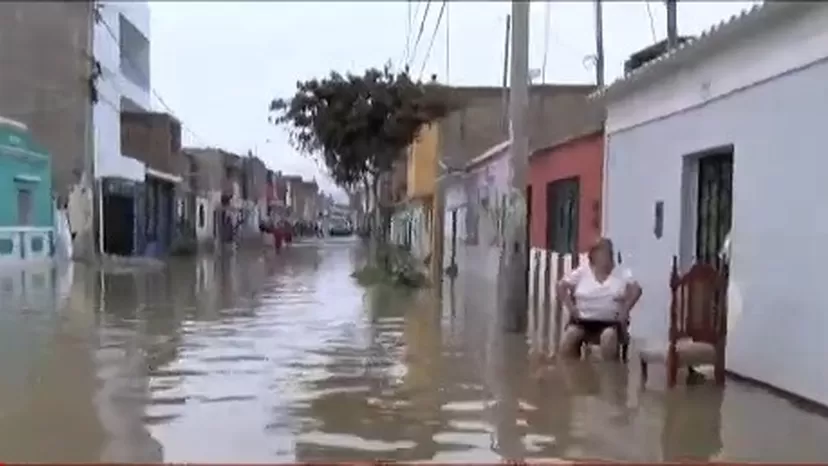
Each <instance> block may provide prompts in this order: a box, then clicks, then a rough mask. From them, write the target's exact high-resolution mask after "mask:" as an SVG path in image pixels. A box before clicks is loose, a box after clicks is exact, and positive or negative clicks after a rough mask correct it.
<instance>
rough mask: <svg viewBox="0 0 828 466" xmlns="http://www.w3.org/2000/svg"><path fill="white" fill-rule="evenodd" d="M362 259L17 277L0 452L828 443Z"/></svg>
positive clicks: (1, 336)
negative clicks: (355, 272) (359, 270)
mask: <svg viewBox="0 0 828 466" xmlns="http://www.w3.org/2000/svg"><path fill="white" fill-rule="evenodd" d="M362 259H363V256H362V251H361V250H360V248H358V247H356V246H355V245H354V244H353V243H351V242H348V241H343V240H338V241H337V240H333V241H327V242H315V243H311V244H304V245H303V244H297V245H294V247H292V248H289V249H287V250H284V251H283V252H282V254H281V255H280V256H278V257H276V256H275V255H273V254H272V251H268V252H267V253H266V254H264V255H262V254H255V253H250V252H244V251H241V252H237V253H235V254H228V255H225V256H222V257H219V258H210V257H200V258H196V259H192V260H175V261H171V262H170V263H169V264H168V267H167V268H166V269H165V270H164V271H160V272H153V273H122V274H101V273H99V272H97V271H93V270H88V269H85V268H83V267H81V266H78V265H76V266H74V267H73V268H69V269H68V270H62V271H52V270H51V269H48V270H39V271H37V270H33V271H29V272H26V273H27V274H28V275H25V274H24V275H23V276H20V275H19V274H18V273H17V272H15V273H14V274H12V276H11V277H8V280H7V279H6V278H4V277H2V276H0V285H2V286H0V290H2V292H3V293H4V294H3V302H4V304H7V305H6V306H3V310H2V313H0V319H2V324H3V325H2V326H0V349H2V353H0V361H2V363H3V368H4V377H3V379H2V380H0V452H2V453H3V456H4V459H7V460H9V461H60V462H65V461H101V460H103V461H139V462H160V461H210V462H223V461H224V462H245V461H271V462H272V461H297V460H298V461H331V460H339V461H347V460H369V459H388V460H418V461H466V462H480V461H497V460H500V459H502V458H504V457H505V458H512V459H521V458H525V459H547V460H555V459H602V460H627V461H639V462H640V461H673V460H688V459H689V460H717V461H722V460H740V461H750V460H774V461H780V460H782V461H794V460H797V461H824V460H826V459H828V446H826V445H825V442H824V438H825V436H826V435H828V422H826V420H825V419H824V418H821V417H818V416H816V415H812V414H809V413H807V412H806V411H803V410H801V409H798V408H796V407H794V406H792V405H790V404H788V403H786V402H784V401H782V400H779V399H777V398H774V397H772V396H770V395H769V394H767V393H765V392H762V391H760V390H756V389H752V388H747V387H745V386H743V385H740V384H737V383H733V382H731V383H729V384H728V387H727V389H726V390H725V391H724V392H722V391H721V390H718V389H717V388H716V387H711V386H698V387H682V388H680V389H677V390H675V391H673V392H670V393H665V392H664V391H661V390H658V389H657V388H648V389H647V390H645V391H643V392H642V391H639V390H638V380H637V373H635V371H633V372H632V373H630V372H628V370H627V369H626V368H625V367H622V366H620V365H617V364H601V363H596V362H573V363H567V364H564V363H556V364H554V365H551V366H549V367H545V368H543V370H542V371H541V372H542V373H543V377H541V378H540V379H539V378H537V377H534V376H533V375H534V374H537V373H539V368H538V367H536V366H532V364H534V363H530V361H529V360H528V358H527V348H526V344H525V340H524V339H523V338H517V337H514V336H503V335H502V334H501V333H500V332H499V327H498V326H496V325H495V321H496V319H494V318H493V312H494V310H493V309H491V308H490V306H489V307H487V301H488V300H487V299H480V298H481V297H480V296H477V297H476V296H475V295H474V293H473V291H470V290H469V289H465V290H464V287H465V285H464V284H463V283H461V282H459V281H458V282H454V281H450V282H449V283H447V284H445V285H444V288H443V293H444V300H443V302H442V305H441V304H440V303H438V302H436V301H435V300H434V298H433V297H432V296H431V294H430V293H429V292H428V291H425V292H418V293H401V292H399V291H395V290H391V289H388V288H374V289H372V290H364V289H361V288H359V287H358V286H356V285H355V283H354V281H353V279H351V278H350V276H349V273H350V271H351V270H352V269H353V267H354V266H355V264H357V263H359V262H360V261H361V260H362ZM35 276H38V277H40V278H34V277H35ZM9 283H11V285H8V284H9ZM60 283H64V286H63V291H60V290H61V286H60V285H59V284H60ZM65 284H70V286H69V287H68V288H67V287H66V286H65ZM7 285H8V286H7ZM35 285H36V286H35ZM469 293H471V295H470V294H469ZM464 298H465V299H464ZM655 379H656V380H654V381H653V382H652V383H651V384H649V385H650V386H651V387H658V385H659V381H658V380H657V379H658V376H657V375H656V377H655ZM792 425H793V426H796V427H797V435H796V436H795V437H793V438H791V436H789V435H785V434H786V433H788V431H789V426H792ZM769 445H770V446H769Z"/></svg>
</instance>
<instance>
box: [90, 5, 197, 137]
mask: <svg viewBox="0 0 828 466" xmlns="http://www.w3.org/2000/svg"><path fill="white" fill-rule="evenodd" d="M98 19H99V20H100V23H101V24H103V26H104V29H106V31H107V33H109V36H110V37H112V40H114V41H115V43H116V44H120V41H119V40H118V35H117V34H115V31H114V30H113V29H112V26H110V24H109V23H108V22H107V21H106V20H105V19H103V17H102V16H98ZM124 58H125V59H126V60H127V62H128V63H129V64H130V65H132V67H133V68H134V69H135V71H136V72H139V73H140V72H141V67H140V66H137V64H136V63H135V62H134V61H132V59H131V58H132V57H130V56H129V55H121V59H124ZM141 77H142V78H144V79H145V80H146V82H148V83H149V82H150V79H149V76H143V75H142V76H141ZM149 88H150V93H151V94H152V95H153V96H154V97H155V98H156V99H157V100H158V103H160V104H161V105H162V106H163V107H164V108H165V109H166V110H167V112H169V113H170V114H171V115H173V116H174V115H175V112H174V111H173V109H172V108H171V107H170V106H169V105H167V102H165V101H164V99H163V98H162V97H161V94H159V93H158V91H157V90H156V89H155V88H154V87H152V85H150V86H149ZM119 91H120V89H119ZM118 111H120V109H118ZM179 124H180V125H181V128H182V129H183V130H184V131H186V132H188V133H190V135H191V136H192V137H193V138H195V139H197V140H199V141H200V142H201V143H203V144H204V143H206V140H205V139H204V138H202V137H201V136H199V135H198V134H197V133H196V132H195V131H193V130H192V129H190V128H189V127H188V126H186V125H185V124H184V122H182V121H181V120H180V119H179Z"/></svg>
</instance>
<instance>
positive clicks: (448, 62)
mask: <svg viewBox="0 0 828 466" xmlns="http://www.w3.org/2000/svg"><path fill="white" fill-rule="evenodd" d="M450 9H451V5H449V4H446V77H445V82H446V84H448V83H449V80H450V79H451V17H450V16H449V11H450Z"/></svg>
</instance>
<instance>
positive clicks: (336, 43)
mask: <svg viewBox="0 0 828 466" xmlns="http://www.w3.org/2000/svg"><path fill="white" fill-rule="evenodd" d="M752 3H757V2H715V3H707V2H696V1H685V2H679V7H678V23H679V33H680V34H698V33H700V32H701V31H703V30H705V29H707V28H709V27H710V26H712V25H713V24H715V23H717V22H719V21H722V20H724V19H726V18H728V17H730V16H731V15H733V14H737V13H738V12H740V11H741V10H743V9H745V8H747V7H750V6H751V5H752ZM447 5H448V6H447V8H446V10H445V11H444V14H443V17H442V19H441V21H440V24H439V27H438V26H437V18H438V14H439V11H440V6H441V3H440V2H437V1H433V2H431V5H430V6H429V7H428V15H427V16H426V19H425V26H424V32H423V33H422V37H421V39H420V43H419V45H418V46H417V48H416V49H415V50H414V52H413V53H412V55H413V59H412V60H411V70H412V73H413V74H414V75H415V76H417V75H419V74H420V70H421V69H423V77H428V76H429V75H430V74H432V73H436V74H437V75H438V79H439V80H440V81H442V82H446V81H447V82H448V83H449V84H451V85H490V86H497V85H499V84H500V82H501V79H502V78H501V76H502V73H503V47H504V34H505V21H506V15H507V14H508V13H509V10H510V4H509V3H508V2H495V1H493V2H465V1H462V2H461V1H453V2H448V3H447ZM425 11H426V2H425V1H419V2H418V1H412V2H406V1H404V0H399V1H395V2H379V1H370V2H367V1H366V2H319V1H304V2H281V1H273V2H250V3H247V2H237V1H233V2H218V1H214V2H203V3H201V2H151V15H152V20H151V36H152V37H151V42H152V65H151V66H152V85H153V87H154V88H155V90H156V92H157V93H158V94H159V95H160V96H161V98H162V99H163V100H164V102H165V103H166V104H167V105H169V107H170V108H171V109H172V111H173V113H174V114H175V115H176V116H177V117H179V118H180V119H181V120H182V121H183V124H184V126H185V127H186V128H185V130H184V131H185V135H184V139H185V144H187V145H202V146H203V145H210V146H219V147H223V148H226V149H229V150H232V151H235V152H237V153H246V152H247V151H248V150H254V151H255V152H257V153H258V155H259V156H260V157H261V158H262V159H263V160H264V161H265V162H266V163H267V164H268V165H269V166H270V168H272V169H274V170H282V171H283V172H288V173H296V174H301V175H303V176H305V177H307V178H312V177H315V178H316V179H317V181H319V183H320V185H321V186H322V187H323V189H325V190H326V191H329V192H333V191H334V190H335V188H334V187H333V185H332V184H331V182H330V181H329V180H327V179H326V177H325V175H324V171H323V170H321V169H320V168H319V167H318V166H317V165H316V164H315V163H314V162H312V161H311V160H309V159H308V158H307V157H304V156H302V155H301V154H298V153H296V151H294V150H293V149H292V148H291V147H290V145H289V144H288V143H287V137H286V135H285V133H284V131H283V130H281V129H279V128H275V127H273V126H272V125H269V124H268V122H267V115H268V112H267V108H268V105H269V103H270V101H271V99H273V98H274V97H281V96H285V97H286V96H290V95H292V93H293V91H294V89H295V85H296V81H297V80H304V79H307V78H312V77H317V76H324V75H326V74H327V73H329V72H330V71H331V70H337V71H340V72H345V71H353V72H356V73H361V72H362V71H363V70H365V69H366V68H368V67H381V66H382V65H383V64H384V63H385V62H387V61H389V60H391V61H392V63H393V64H394V65H400V64H402V63H403V62H404V61H405V51H406V44H407V43H409V44H410V45H409V47H410V48H411V49H413V45H414V42H415V41H416V36H417V34H418V32H419V29H420V22H421V20H422V17H423V16H424V13H425ZM531 15H532V16H531V30H530V57H529V60H530V68H535V69H541V68H543V64H544V62H545V63H546V67H545V81H546V82H547V83H592V82H594V69H593V68H592V67H591V66H589V64H588V63H589V62H588V60H585V58H586V57H588V56H590V55H593V54H594V53H595V40H594V7H593V4H592V2H587V1H582V2H572V3H566V2H540V1H533V2H532V5H531ZM409 18H411V20H410V22H409ZM547 18H548V20H547ZM410 23H413V24H412V25H411V26H409V24H410ZM435 28H436V34H435ZM665 34H666V20H665V8H664V4H663V3H662V2H658V1H653V2H650V3H649V4H648V3H645V2H641V1H639V2H632V3H624V2H606V3H605V4H604V44H605V52H606V63H607V65H606V72H607V82H611V81H612V80H613V79H615V78H617V77H618V76H619V75H620V74H621V72H622V67H623V62H624V60H625V58H626V57H627V56H628V55H630V54H631V53H633V52H635V51H637V50H639V49H641V48H643V47H646V46H647V45H649V44H651V43H653V42H654V41H656V40H661V39H663V38H664V36H665ZM407 37H411V38H410V41H409V40H407ZM432 37H434V41H433V46H432V48H431V51H430V53H428V49H429V44H430V43H431V40H432ZM424 62H425V65H423V63H424ZM423 67H424V68H423ZM540 80H541V78H540V77H538V78H537V79H536V81H535V82H540ZM160 108H161V109H163V108H164V107H160ZM337 197H340V198H341V195H340V196H337Z"/></svg>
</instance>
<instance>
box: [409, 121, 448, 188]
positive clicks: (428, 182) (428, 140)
mask: <svg viewBox="0 0 828 466" xmlns="http://www.w3.org/2000/svg"><path fill="white" fill-rule="evenodd" d="M439 131H440V126H439V125H438V124H431V125H426V126H424V127H422V128H421V129H420V133H419V135H418V136H417V140H416V141H415V142H414V144H412V145H411V147H410V148H409V151H408V154H407V156H406V162H407V163H406V165H407V167H406V175H407V180H406V188H407V196H408V198H414V197H420V196H429V195H432V194H434V188H435V187H436V184H435V181H436V179H437V151H438V149H439V141H440V139H439V138H440V136H439Z"/></svg>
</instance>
